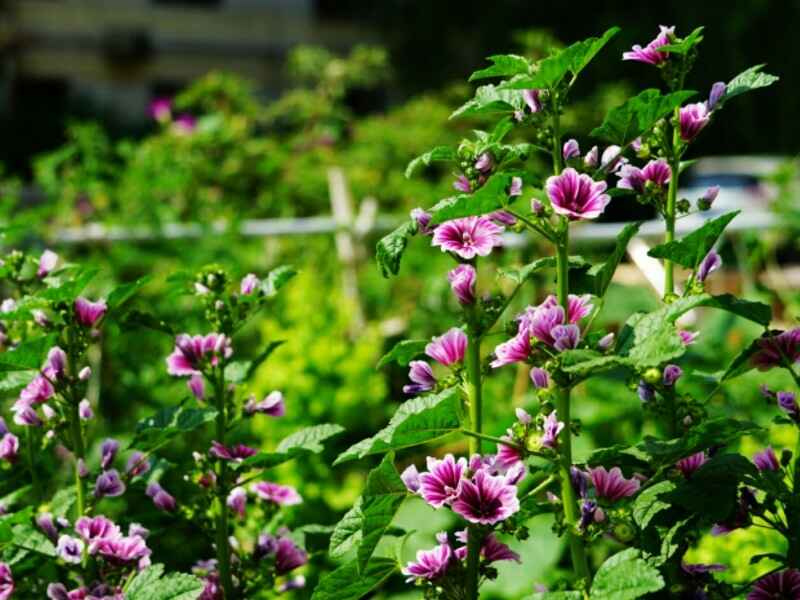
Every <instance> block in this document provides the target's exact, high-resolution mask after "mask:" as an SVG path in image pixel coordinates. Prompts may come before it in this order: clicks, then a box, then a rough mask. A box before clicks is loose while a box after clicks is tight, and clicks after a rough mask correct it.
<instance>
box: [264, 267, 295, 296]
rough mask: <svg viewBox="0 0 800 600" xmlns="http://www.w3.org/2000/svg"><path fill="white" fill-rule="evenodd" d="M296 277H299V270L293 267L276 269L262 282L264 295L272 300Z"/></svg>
mask: <svg viewBox="0 0 800 600" xmlns="http://www.w3.org/2000/svg"><path fill="white" fill-rule="evenodd" d="M295 275H297V269H295V268H294V267H292V266H289V265H282V266H280V267H276V268H274V269H272V270H271V271H270V272H269V273H267V276H266V277H265V278H264V281H262V282H261V291H262V292H263V293H264V296H266V297H267V298H271V297H272V296H274V295H275V294H277V293H278V292H279V291H280V289H281V288H282V287H283V286H285V285H286V284H287V283H289V280H291V279H292V277H294V276H295Z"/></svg>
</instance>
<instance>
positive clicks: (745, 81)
mask: <svg viewBox="0 0 800 600" xmlns="http://www.w3.org/2000/svg"><path fill="white" fill-rule="evenodd" d="M765 66H766V65H754V66H752V67H750V68H749V69H745V70H744V71H742V72H741V73H739V74H738V75H737V76H736V77H734V78H733V79H731V80H730V81H729V82H728V85H727V87H726V89H725V95H724V96H723V97H722V100H723V101H728V100H730V99H731V98H735V97H736V96H739V95H741V94H744V93H746V92H751V91H753V90H757V89H759V88H763V87H768V86H770V85H772V84H773V83H775V82H776V81H778V80H779V79H780V78H779V77H776V76H775V75H770V74H769V73H764V72H763V71H762V70H761V69H763V68H764V67H765Z"/></svg>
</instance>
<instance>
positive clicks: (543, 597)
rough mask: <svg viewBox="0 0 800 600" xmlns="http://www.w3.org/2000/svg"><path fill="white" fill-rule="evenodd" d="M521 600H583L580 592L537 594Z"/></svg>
mask: <svg viewBox="0 0 800 600" xmlns="http://www.w3.org/2000/svg"><path fill="white" fill-rule="evenodd" d="M523 600H583V593H582V592H574V591H566V592H537V593H535V594H533V595H531V596H525V598H523Z"/></svg>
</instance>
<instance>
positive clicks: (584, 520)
mask: <svg viewBox="0 0 800 600" xmlns="http://www.w3.org/2000/svg"><path fill="white" fill-rule="evenodd" d="M596 512H597V502H595V501H594V500H584V501H583V502H581V520H580V522H579V523H578V528H579V529H581V530H582V531H585V530H586V528H587V527H589V525H591V524H592V523H593V522H594V515H595V513H596Z"/></svg>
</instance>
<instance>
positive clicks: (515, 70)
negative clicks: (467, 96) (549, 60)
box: [469, 54, 531, 81]
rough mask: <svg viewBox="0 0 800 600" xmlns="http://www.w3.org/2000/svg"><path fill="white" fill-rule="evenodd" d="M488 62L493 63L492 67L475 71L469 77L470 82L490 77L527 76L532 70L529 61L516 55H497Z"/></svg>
mask: <svg viewBox="0 0 800 600" xmlns="http://www.w3.org/2000/svg"><path fill="white" fill-rule="evenodd" d="M488 60H490V61H492V63H493V64H492V66H491V67H486V68H485V69H481V70H480V71H475V72H474V73H473V74H472V75H470V76H469V80H470V81H476V80H478V79H488V78H489V77H512V76H514V75H527V74H528V73H529V72H530V70H531V65H530V63H529V62H528V59H527V58H525V57H524V56H518V55H516V54H495V55H494V56H490V57H489V58H488Z"/></svg>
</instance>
